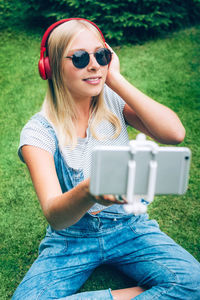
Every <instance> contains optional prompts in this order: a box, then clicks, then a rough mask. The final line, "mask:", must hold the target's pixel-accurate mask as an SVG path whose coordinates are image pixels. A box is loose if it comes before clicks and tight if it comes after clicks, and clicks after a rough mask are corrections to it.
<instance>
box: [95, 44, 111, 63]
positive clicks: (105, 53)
mask: <svg viewBox="0 0 200 300" xmlns="http://www.w3.org/2000/svg"><path fill="white" fill-rule="evenodd" d="M95 57H96V60H97V62H98V63H99V64H100V65H101V66H106V65H108V64H109V63H110V61H111V57H112V53H111V51H110V50H109V49H106V48H102V49H99V50H97V52H96V53H95Z"/></svg>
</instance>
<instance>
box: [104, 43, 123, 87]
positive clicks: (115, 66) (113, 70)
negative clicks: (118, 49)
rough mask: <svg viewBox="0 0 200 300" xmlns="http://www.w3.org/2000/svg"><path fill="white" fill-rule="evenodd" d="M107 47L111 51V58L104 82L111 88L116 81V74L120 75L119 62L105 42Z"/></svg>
mask: <svg viewBox="0 0 200 300" xmlns="http://www.w3.org/2000/svg"><path fill="white" fill-rule="evenodd" d="M106 46H107V47H108V49H109V50H110V51H111V52H112V60H111V62H110V64H109V66H108V73H107V77H106V84H107V85H108V86H109V87H110V88H111V89H112V85H113V84H114V83H115V82H116V80H117V76H118V75H120V62H119V58H118V56H117V54H116V53H115V52H114V51H113V49H112V48H111V47H110V46H109V45H108V44H107V43H106Z"/></svg>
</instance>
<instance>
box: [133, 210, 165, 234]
mask: <svg viewBox="0 0 200 300" xmlns="http://www.w3.org/2000/svg"><path fill="white" fill-rule="evenodd" d="M129 226H130V228H131V230H132V231H133V232H134V233H136V234H140V235H142V234H148V233H153V232H155V233H156V232H160V228H159V225H158V223H157V221H156V220H150V219H148V216H147V215H141V216H140V217H139V218H138V219H137V220H136V221H135V222H133V223H132V224H130V225H129Z"/></svg>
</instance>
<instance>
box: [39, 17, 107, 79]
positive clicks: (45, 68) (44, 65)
mask: <svg viewBox="0 0 200 300" xmlns="http://www.w3.org/2000/svg"><path fill="white" fill-rule="evenodd" d="M71 20H84V21H87V22H89V23H90V24H92V25H93V26H94V27H96V28H97V30H98V31H99V32H100V34H101V36H102V39H103V42H104V43H105V38H104V36H103V33H102V32H101V30H100V29H99V27H98V26H97V25H96V24H95V23H93V22H92V21H89V20H87V19H83V18H69V19H63V20H60V21H58V22H56V23H54V24H52V25H51V26H50V27H49V28H48V29H47V30H46V31H45V33H44V36H43V38H42V41H41V47H40V60H39V62H38V69H39V73H40V76H41V78H42V79H44V80H46V79H51V67H50V63H49V57H48V56H47V53H45V52H46V48H47V40H48V38H49V35H50V33H51V32H52V31H53V29H54V28H55V27H57V26H58V25H60V24H62V23H65V22H68V21H71Z"/></svg>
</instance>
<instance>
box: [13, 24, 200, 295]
mask: <svg viewBox="0 0 200 300" xmlns="http://www.w3.org/2000/svg"><path fill="white" fill-rule="evenodd" d="M39 71H40V75H41V76H42V78H43V79H48V90H47V94H46V98H45V100H44V103H43V107H42V110H41V111H40V112H39V113H37V114H36V115H35V116H33V118H32V119H31V120H30V121H29V122H28V123H27V124H26V126H25V127H24V128H23V130H22V133H21V140H20V148H19V155H20V158H21V159H22V161H24V162H25V163H26V165H27V167H28V169H29V171H30V174H31V178H32V181H33V184H34V187H35V190H36V193H37V196H38V199H39V201H40V204H41V207H42V210H43V212H44V215H45V217H46V219H47V220H48V223H49V226H48V228H47V233H46V236H45V238H44V239H43V241H42V242H41V244H40V248H39V256H38V258H37V259H36V261H35V262H34V263H33V265H32V267H31V268H30V270H29V271H28V273H27V274H26V276H25V278H24V279H23V281H22V282H21V284H20V285H19V287H18V288H17V290H16V292H15V294H14V296H13V300H16V299H19V300H22V299H23V300H25V299H27V300H31V299H33V300H36V299H43V300H45V299H48V300H49V299H87V300H89V299H91V300H94V299H102V300H106V299H116V300H118V299H123V300H126V299H133V298H134V299H144V300H145V299H148V300H150V299H163V300H164V299H181V300H183V299H184V300H185V299H200V265H199V263H198V262H197V261H196V260H195V259H194V258H193V257H192V256H191V255H190V254H189V253H187V252H186V251H185V250H184V249H183V248H181V247H180V246H178V245H177V244H176V243H175V242H174V241H173V240H172V239H170V238H169V237H168V236H167V235H165V234H164V233H162V232H161V231H160V229H159V227H158V224H157V223H156V222H155V221H151V220H149V219H148V216H147V215H146V214H143V215H140V216H134V215H132V214H127V213H126V212H125V210H124V209H123V204H124V203H126V200H124V202H123V203H122V202H119V201H118V200H117V199H115V197H114V196H112V195H107V196H100V197H94V196H93V195H91V193H90V191H89V174H90V160H91V152H92V149H93V148H94V146H96V145H125V144H127V143H128V134H127V124H129V125H130V126H132V127H134V128H136V129H137V130H139V131H141V132H143V133H145V134H146V135H148V136H150V137H152V138H153V139H155V140H156V141H159V142H161V143H164V144H177V143H180V142H181V141H182V140H183V139H184V135H185V130H184V128H183V126H182V124H181V122H180V120H179V118H178V117H177V115H176V114H175V113H174V112H173V111H171V110H170V109H169V108H167V107H165V106H163V105H161V104H159V103H158V102H156V101H154V100H153V99H151V98H149V97H148V96H146V95H145V94H143V93H142V92H141V91H139V90H138V89H136V88H135V87H134V86H132V85H131V84H130V83H129V82H128V81H127V80H126V79H125V78H124V77H123V76H122V75H121V74H120V67H119V60H118V57H117V55H116V54H115V53H114V51H113V50H112V49H111V48H110V47H109V46H108V45H107V44H106V43H105V40H104V37H103V35H102V33H101V31H100V29H99V28H98V27H97V26H96V25H95V24H94V23H92V22H90V21H88V20H84V19H76V18H75V19H65V20H61V21H60V22H57V23H55V24H53V25H52V26H51V27H50V28H48V29H47V31H46V33H45V35H44V37H43V39H42V44H41V58H40V62H39ZM101 264H109V265H111V266H115V267H116V268H117V269H118V270H119V271H121V272H123V273H125V274H126V275H128V276H129V277H131V278H132V279H133V282H136V283H137V286H135V287H134V286H133V287H132V288H127V289H120V287H119V289H118V290H111V289H108V290H100V291H90V292H85V293H78V290H79V289H80V287H81V286H82V285H83V283H84V282H85V281H86V280H87V278H88V277H89V276H90V275H91V273H92V271H93V270H94V269H95V268H96V267H98V266H99V265H101Z"/></svg>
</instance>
